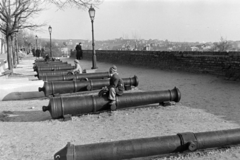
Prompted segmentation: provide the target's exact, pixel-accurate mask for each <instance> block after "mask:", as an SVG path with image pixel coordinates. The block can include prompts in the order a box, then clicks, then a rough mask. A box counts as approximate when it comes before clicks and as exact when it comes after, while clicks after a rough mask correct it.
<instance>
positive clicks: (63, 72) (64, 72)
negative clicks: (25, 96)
mask: <svg viewBox="0 0 240 160" xmlns="http://www.w3.org/2000/svg"><path fill="white" fill-rule="evenodd" d="M68 73H69V70H56V71H38V72H37V74H36V75H34V76H35V77H38V78H39V77H42V76H61V75H67V74H68Z"/></svg>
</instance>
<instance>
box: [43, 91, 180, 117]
mask: <svg viewBox="0 0 240 160" xmlns="http://www.w3.org/2000/svg"><path fill="white" fill-rule="evenodd" d="M180 99H181V93H180V91H179V89H177V88H176V87H175V88H174V89H172V90H165V91H148V92H128V93H124V94H123V95H121V96H117V99H116V107H113V108H114V109H115V108H116V109H122V108H128V107H136V106H142V105H148V104H154V103H162V102H167V101H175V102H179V101H180ZM111 107H112V105H110V104H109V100H108V95H104V96H99V95H86V96H77V95H76V96H72V97H52V98H50V101H49V105H48V107H43V110H45V111H46V110H48V111H49V112H50V114H51V116H52V118H53V119H57V118H62V117H63V116H64V115H68V114H69V115H73V116H74V115H80V114H86V113H95V112H99V111H104V110H111Z"/></svg>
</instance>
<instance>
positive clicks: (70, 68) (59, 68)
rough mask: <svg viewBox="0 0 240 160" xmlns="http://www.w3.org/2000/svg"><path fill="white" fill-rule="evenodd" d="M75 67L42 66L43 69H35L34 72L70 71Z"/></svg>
mask: <svg viewBox="0 0 240 160" xmlns="http://www.w3.org/2000/svg"><path fill="white" fill-rule="evenodd" d="M74 68H75V66H71V65H62V66H44V67H37V68H36V69H34V71H37V72H40V71H57V70H72V69H74Z"/></svg>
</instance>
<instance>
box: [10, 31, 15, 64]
mask: <svg viewBox="0 0 240 160" xmlns="http://www.w3.org/2000/svg"><path fill="white" fill-rule="evenodd" d="M11 44H12V46H11V48H12V52H11V53H12V55H13V68H16V52H15V44H14V37H13V36H11Z"/></svg>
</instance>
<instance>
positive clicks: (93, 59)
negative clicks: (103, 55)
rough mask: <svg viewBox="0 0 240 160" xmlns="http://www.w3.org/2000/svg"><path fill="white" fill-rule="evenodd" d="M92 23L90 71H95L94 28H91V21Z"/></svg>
mask: <svg viewBox="0 0 240 160" xmlns="http://www.w3.org/2000/svg"><path fill="white" fill-rule="evenodd" d="M91 22H92V69H97V64H96V61H97V57H96V52H95V48H94V45H95V44H94V27H93V20H91Z"/></svg>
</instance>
